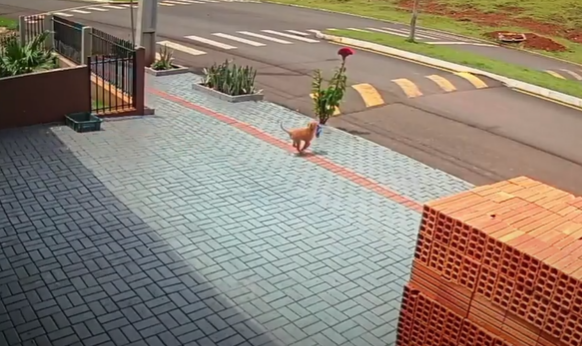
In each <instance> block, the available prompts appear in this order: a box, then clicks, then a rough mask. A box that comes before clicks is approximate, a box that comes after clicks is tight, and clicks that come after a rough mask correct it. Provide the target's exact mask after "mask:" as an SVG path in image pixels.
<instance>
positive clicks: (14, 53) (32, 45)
mask: <svg viewBox="0 0 582 346" xmlns="http://www.w3.org/2000/svg"><path fill="white" fill-rule="evenodd" d="M48 36H49V33H48V32H44V33H42V34H40V35H37V36H36V37H34V38H33V39H32V40H31V41H30V42H28V43H27V44H25V45H21V44H20V42H19V40H9V41H8V42H6V44H5V45H4V46H3V47H2V48H0V76H1V77H9V76H18V75H21V74H26V73H31V72H36V71H43V70H50V69H53V68H56V67H57V66H58V63H57V62H58V60H57V57H56V56H55V55H53V54H52V52H51V51H50V50H47V49H45V48H44V42H45V41H46V39H47V38H48Z"/></svg>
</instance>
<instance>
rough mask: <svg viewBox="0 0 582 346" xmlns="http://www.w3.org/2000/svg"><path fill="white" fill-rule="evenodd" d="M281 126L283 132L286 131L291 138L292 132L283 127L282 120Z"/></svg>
mask: <svg viewBox="0 0 582 346" xmlns="http://www.w3.org/2000/svg"><path fill="white" fill-rule="evenodd" d="M279 125H280V126H281V130H283V131H285V132H286V133H287V134H288V135H289V136H291V132H290V131H289V130H287V129H286V128H285V127H283V120H281V123H280V124H279Z"/></svg>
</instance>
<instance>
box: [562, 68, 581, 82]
mask: <svg viewBox="0 0 582 346" xmlns="http://www.w3.org/2000/svg"><path fill="white" fill-rule="evenodd" d="M562 71H564V72H566V73H567V74H569V75H570V76H572V77H574V79H576V80H582V76H580V75H579V74H578V73H576V72H574V71H570V70H566V69H562Z"/></svg>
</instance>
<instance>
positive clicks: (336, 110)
mask: <svg viewBox="0 0 582 346" xmlns="http://www.w3.org/2000/svg"><path fill="white" fill-rule="evenodd" d="M309 97H311V99H312V100H313V99H315V96H314V95H313V94H309ZM340 114H341V112H340V109H339V108H338V107H335V111H333V115H334V116H337V115H340Z"/></svg>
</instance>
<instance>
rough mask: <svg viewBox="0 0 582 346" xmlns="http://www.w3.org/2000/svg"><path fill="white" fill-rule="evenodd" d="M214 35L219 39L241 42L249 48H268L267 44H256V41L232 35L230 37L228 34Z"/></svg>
mask: <svg viewBox="0 0 582 346" xmlns="http://www.w3.org/2000/svg"><path fill="white" fill-rule="evenodd" d="M212 35H214V36H218V37H222V38H226V39H227V40H233V41H237V42H240V43H244V44H248V45H249V46H253V47H264V46H266V44H264V43H260V42H255V41H251V40H247V39H246V38H242V37H237V36H232V35H228V34H222V33H215V34H212Z"/></svg>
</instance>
